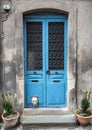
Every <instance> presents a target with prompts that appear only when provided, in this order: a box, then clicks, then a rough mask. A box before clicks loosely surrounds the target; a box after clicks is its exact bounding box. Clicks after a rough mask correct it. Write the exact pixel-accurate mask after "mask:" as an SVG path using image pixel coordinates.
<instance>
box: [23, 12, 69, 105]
mask: <svg viewBox="0 0 92 130" xmlns="http://www.w3.org/2000/svg"><path fill="white" fill-rule="evenodd" d="M44 18H45V19H46V18H48V19H49V20H50V19H60V20H61V19H62V21H64V23H65V25H64V31H65V34H66V35H64V44H65V45H64V51H65V52H64V53H65V56H64V68H65V73H66V77H65V78H66V82H65V86H66V88H65V89H66V90H65V93H66V96H67V16H66V15H61V14H58V13H46V12H45V15H44V13H37V14H36V13H33V15H25V16H24V83H25V86H26V74H25V72H26V67H27V66H26V65H27V63H26V49H27V48H26V44H25V43H26V22H28V21H31V22H32V21H38V20H39V19H41V20H42V19H44ZM39 21H40V20H39ZM43 45H44V44H43ZM42 52H43V50H42ZM43 62H44V60H43ZM45 100H46V99H45ZM65 101H66V102H65V105H64V106H66V104H67V97H66V99H65ZM24 102H25V106H26V87H24Z"/></svg>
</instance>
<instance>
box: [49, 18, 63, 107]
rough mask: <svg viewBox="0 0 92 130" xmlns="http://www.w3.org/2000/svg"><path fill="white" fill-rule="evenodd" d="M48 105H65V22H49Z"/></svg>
mask: <svg viewBox="0 0 92 130" xmlns="http://www.w3.org/2000/svg"><path fill="white" fill-rule="evenodd" d="M47 24H48V36H47V39H48V42H47V43H48V49H47V50H48V59H47V60H48V64H47V68H48V72H49V73H47V98H48V100H47V104H48V106H53V107H57V106H58V107H59V106H62V105H64V104H65V96H66V95H65V67H64V65H65V63H64V57H65V53H64V45H65V43H64V35H65V34H64V33H65V32H64V26H65V25H64V21H62V20H58V19H56V20H51V19H50V20H48V21H47Z"/></svg>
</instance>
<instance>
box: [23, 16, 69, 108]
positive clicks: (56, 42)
mask: <svg viewBox="0 0 92 130" xmlns="http://www.w3.org/2000/svg"><path fill="white" fill-rule="evenodd" d="M66 39H67V19H66V18H50V17H49V18H48V17H43V18H38V17H37V18H25V21H24V50H25V54H24V56H25V60H24V65H25V106H26V107H31V106H32V102H31V97H33V96H37V97H38V107H61V106H65V105H66V88H67V87H66V85H67V76H66V60H67V55H66V54H67V53H66V51H67V50H66Z"/></svg>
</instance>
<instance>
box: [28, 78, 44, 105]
mask: <svg viewBox="0 0 92 130" xmlns="http://www.w3.org/2000/svg"><path fill="white" fill-rule="evenodd" d="M43 89H44V88H43V81H42V80H38V79H35V80H28V81H27V106H32V102H31V97H32V96H37V97H39V105H40V106H43V104H44V94H43V92H44V90H43Z"/></svg>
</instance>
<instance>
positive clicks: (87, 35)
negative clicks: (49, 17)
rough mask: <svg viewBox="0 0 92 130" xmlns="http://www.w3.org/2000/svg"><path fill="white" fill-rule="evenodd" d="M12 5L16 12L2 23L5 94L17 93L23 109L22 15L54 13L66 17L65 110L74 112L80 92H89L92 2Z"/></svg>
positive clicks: (31, 1)
mask: <svg viewBox="0 0 92 130" xmlns="http://www.w3.org/2000/svg"><path fill="white" fill-rule="evenodd" d="M13 4H14V5H13V7H14V8H15V10H14V8H13V9H12V11H11V12H10V15H9V18H8V20H7V21H6V22H4V34H5V38H4V50H5V88H6V90H7V89H15V90H16V92H17V95H18V99H19V100H18V105H19V106H20V107H21V108H22V107H23V105H24V56H23V52H24V48H23V13H27V12H32V11H33V10H37V9H38V10H42V9H47V10H49V9H50V10H52V9H53V10H54V11H59V12H64V13H68V65H67V68H68V72H67V76H68V84H67V86H68V90H67V102H68V103H67V107H68V109H69V110H70V111H73V110H74V109H75V108H76V99H77V102H78V105H79V104H80V98H81V95H82V94H83V91H84V90H90V89H91V88H92V87H91V82H92V60H91V59H92V53H91V48H92V45H91V42H92V29H91V27H92V1H90V0H89V1H85V0H84V1H83V0H82V1H79V0H53V1H51V0H39V1H38V0H27V1H25V0H17V1H15V3H13ZM76 61H77V62H76ZM76 66H77V67H76ZM76 68H77V70H76ZM76 71H77V75H76ZM91 90H92V89H91ZM76 94H77V96H76ZM91 100H92V99H91ZM91 106H92V104H91Z"/></svg>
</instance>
